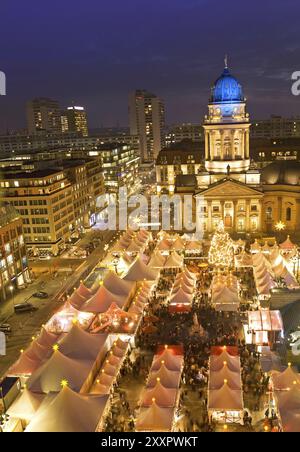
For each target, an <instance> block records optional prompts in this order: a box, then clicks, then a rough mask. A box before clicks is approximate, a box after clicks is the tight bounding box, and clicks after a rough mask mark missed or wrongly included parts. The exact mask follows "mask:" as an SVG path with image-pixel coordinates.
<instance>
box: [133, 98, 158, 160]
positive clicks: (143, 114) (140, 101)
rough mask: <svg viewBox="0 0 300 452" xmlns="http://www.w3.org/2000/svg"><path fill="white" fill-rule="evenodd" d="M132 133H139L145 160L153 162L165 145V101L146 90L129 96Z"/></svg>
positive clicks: (142, 156) (142, 154)
mask: <svg viewBox="0 0 300 452" xmlns="http://www.w3.org/2000/svg"><path fill="white" fill-rule="evenodd" d="M129 121H130V133H131V135H138V136H139V140H140V144H139V146H140V154H141V159H142V161H143V162H153V161H155V160H156V158H157V156H158V154H159V152H160V151H161V149H162V148H163V147H164V144H165V143H164V126H165V107H164V103H163V101H162V100H161V99H160V98H159V97H157V96H156V95H155V94H152V93H149V92H148V91H146V90H137V91H135V92H134V93H132V94H131V95H130V97H129Z"/></svg>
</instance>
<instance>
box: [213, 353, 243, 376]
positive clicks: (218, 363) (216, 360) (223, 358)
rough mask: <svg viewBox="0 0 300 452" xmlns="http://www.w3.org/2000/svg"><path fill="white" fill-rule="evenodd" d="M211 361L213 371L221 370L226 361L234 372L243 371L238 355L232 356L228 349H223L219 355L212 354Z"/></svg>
mask: <svg viewBox="0 0 300 452" xmlns="http://www.w3.org/2000/svg"><path fill="white" fill-rule="evenodd" d="M209 361H210V371H211V372H219V371H220V370H222V369H223V367H224V363H227V364H226V366H228V369H229V370H231V371H232V372H238V373H240V371H241V361H240V358H239V357H238V356H232V355H230V354H229V353H227V352H226V351H223V352H222V353H221V355H219V356H216V355H212V356H211V357H210V360H209Z"/></svg>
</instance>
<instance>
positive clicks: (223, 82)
mask: <svg viewBox="0 0 300 452" xmlns="http://www.w3.org/2000/svg"><path fill="white" fill-rule="evenodd" d="M211 101H212V102H215V103H222V102H243V101H244V96H243V90H242V86H241V85H240V83H239V82H238V80H237V79H236V78H235V77H234V76H233V75H231V73H230V71H229V69H228V67H225V69H224V71H223V73H222V75H221V77H219V78H218V79H217V80H216V81H215V84H214V86H213V88H212V98H211Z"/></svg>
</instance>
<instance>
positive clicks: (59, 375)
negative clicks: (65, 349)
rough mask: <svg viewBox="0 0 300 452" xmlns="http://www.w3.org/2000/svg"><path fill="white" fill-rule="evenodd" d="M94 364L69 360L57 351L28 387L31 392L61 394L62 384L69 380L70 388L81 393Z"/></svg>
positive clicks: (38, 371) (29, 382)
mask: <svg viewBox="0 0 300 452" xmlns="http://www.w3.org/2000/svg"><path fill="white" fill-rule="evenodd" d="M92 364H93V363H91V361H86V360H85V361H79V360H75V359H71V358H68V357H67V356H65V355H63V354H62V353H61V352H60V351H58V350H57V351H55V352H54V353H53V354H52V356H51V358H50V359H49V360H48V361H46V362H45V363H44V364H42V366H41V367H40V368H39V369H38V370H37V371H36V372H34V374H33V375H31V377H30V378H29V380H28V382H27V387H28V389H29V390H30V391H33V392H38V393H45V394H48V393H49V392H59V391H60V389H61V382H62V381H63V380H67V381H68V384H69V386H70V388H72V389H73V390H74V391H76V392H80V390H81V388H82V387H83V385H84V383H85V382H86V381H87V379H88V377H89V374H90V371H91V369H92Z"/></svg>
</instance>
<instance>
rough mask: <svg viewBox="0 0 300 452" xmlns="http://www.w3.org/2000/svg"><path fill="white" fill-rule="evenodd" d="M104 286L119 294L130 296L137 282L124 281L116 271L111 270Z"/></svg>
mask: <svg viewBox="0 0 300 452" xmlns="http://www.w3.org/2000/svg"><path fill="white" fill-rule="evenodd" d="M103 285H104V287H105V288H106V289H107V290H108V291H109V292H111V293H113V294H117V295H127V296H129V295H130V293H131V292H132V290H133V289H134V287H135V283H134V282H131V281H124V280H123V279H122V278H120V277H119V276H118V275H116V273H114V272H112V271H110V272H109V273H108V274H107V276H106V277H105V279H104V281H103Z"/></svg>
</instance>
